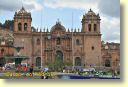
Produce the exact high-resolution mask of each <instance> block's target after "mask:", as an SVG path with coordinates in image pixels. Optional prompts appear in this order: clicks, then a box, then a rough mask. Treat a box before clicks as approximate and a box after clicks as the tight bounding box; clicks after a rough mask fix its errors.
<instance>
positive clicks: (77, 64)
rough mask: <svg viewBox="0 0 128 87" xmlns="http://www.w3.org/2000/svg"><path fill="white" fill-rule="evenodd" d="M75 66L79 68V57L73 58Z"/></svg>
mask: <svg viewBox="0 0 128 87" xmlns="http://www.w3.org/2000/svg"><path fill="white" fill-rule="evenodd" d="M75 66H81V59H80V57H76V58H75Z"/></svg>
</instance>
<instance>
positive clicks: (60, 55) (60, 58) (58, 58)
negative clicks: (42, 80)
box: [56, 51, 63, 66]
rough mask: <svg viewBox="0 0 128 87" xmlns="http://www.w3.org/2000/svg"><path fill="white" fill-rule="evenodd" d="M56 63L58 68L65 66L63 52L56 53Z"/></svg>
mask: <svg viewBox="0 0 128 87" xmlns="http://www.w3.org/2000/svg"><path fill="white" fill-rule="evenodd" d="M56 63H57V65H58V66H63V53H62V52H61V51H56Z"/></svg>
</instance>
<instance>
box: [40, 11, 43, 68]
mask: <svg viewBox="0 0 128 87" xmlns="http://www.w3.org/2000/svg"><path fill="white" fill-rule="evenodd" d="M40 31H41V40H40V41H41V69H42V66H43V64H42V63H43V62H42V61H43V59H42V11H41V30H40Z"/></svg>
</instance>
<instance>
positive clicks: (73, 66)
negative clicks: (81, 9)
mask: <svg viewBox="0 0 128 87" xmlns="http://www.w3.org/2000/svg"><path fill="white" fill-rule="evenodd" d="M73 27H74V25H73V12H72V60H73V67H72V69H73V70H74V67H75V62H74V55H73V54H74V51H73V47H74V46H73Z"/></svg>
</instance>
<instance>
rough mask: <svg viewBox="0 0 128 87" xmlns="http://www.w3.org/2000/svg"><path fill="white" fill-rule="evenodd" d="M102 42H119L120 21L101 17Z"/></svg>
mask: <svg viewBox="0 0 128 87" xmlns="http://www.w3.org/2000/svg"><path fill="white" fill-rule="evenodd" d="M101 33H102V40H104V41H109V42H112V41H113V42H120V19H119V18H107V17H104V16H102V17H101Z"/></svg>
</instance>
